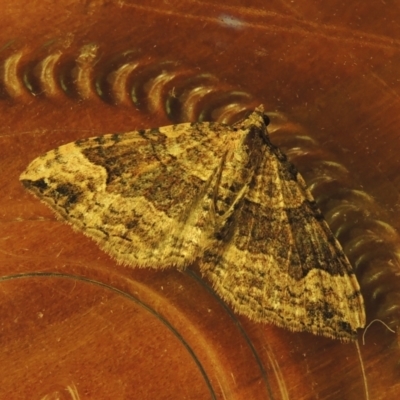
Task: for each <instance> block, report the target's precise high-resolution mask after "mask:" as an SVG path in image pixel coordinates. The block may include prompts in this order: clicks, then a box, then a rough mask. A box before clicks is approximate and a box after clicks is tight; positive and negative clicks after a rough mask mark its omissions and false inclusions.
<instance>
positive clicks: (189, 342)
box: [0, 0, 400, 399]
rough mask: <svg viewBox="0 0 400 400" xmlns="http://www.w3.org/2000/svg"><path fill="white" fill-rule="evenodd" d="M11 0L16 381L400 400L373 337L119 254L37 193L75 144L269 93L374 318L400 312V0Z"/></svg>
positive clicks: (95, 393)
mask: <svg viewBox="0 0 400 400" xmlns="http://www.w3.org/2000/svg"><path fill="white" fill-rule="evenodd" d="M218 3H219V2H216V1H214V0H212V1H211V0H210V1H189V0H184V1H173V0H170V1H165V2H160V1H147V2H146V5H145V6H144V5H142V3H141V2H139V1H111V0H110V1H77V0H70V1H66V0H62V1H58V2H53V1H46V0H41V1H37V2H35V1H31V2H29V5H28V4H27V3H26V2H22V1H21V0H17V1H15V0H13V1H10V0H2V1H0V6H1V10H2V11H1V13H0V26H1V27H2V28H1V31H0V112H1V121H2V124H1V128H0V171H1V175H0V183H1V196H0V272H1V274H0V275H1V276H2V281H0V345H1V349H2V351H1V352H0V398H1V399H3V398H4V399H10V398H12V399H27V398H30V399H50V398H56V396H59V398H63V399H64V398H65V399H77V398H79V399H110V398H113V399H128V398H135V399H156V398H157V399H210V398H211V399H212V398H216V399H264V398H271V399H317V398H318V399H395V398H398V395H399V394H400V384H399V373H400V371H399V364H398V360H399V342H398V334H397V333H392V332H390V331H389V330H388V329H387V328H385V327H384V326H383V325H381V324H380V323H375V324H373V325H372V326H371V327H370V328H369V329H368V331H367V332H366V335H365V345H362V342H361V334H362V332H360V340H359V342H358V343H356V344H351V345H343V344H341V343H338V342H336V341H332V340H329V339H324V338H320V337H314V336H312V335H310V334H305V333H304V334H294V333H291V332H287V331H286V330H283V329H279V328H276V327H274V326H270V325H262V324H255V323H252V322H250V321H249V320H247V319H246V318H244V317H237V316H236V315H234V314H233V313H232V312H231V311H230V309H229V308H227V307H226V306H225V305H224V304H223V303H222V302H221V301H220V300H219V299H218V297H216V296H215V295H214V294H213V292H212V291H211V290H210V289H209V283H208V282H205V281H203V280H201V279H200V278H199V277H198V273H197V269H196V266H192V267H191V268H190V271H189V272H184V273H182V272H178V271H175V270H166V271H158V272H157V271H152V270H134V269H128V268H124V267H121V266H118V265H116V263H115V262H114V261H113V260H112V259H110V258H109V257H108V256H107V255H105V254H104V253H102V252H101V251H100V250H99V249H98V248H97V247H96V245H95V244H94V243H93V242H92V241H90V240H89V239H88V238H86V237H84V236H83V235H81V234H80V233H76V232H74V231H73V230H72V229H71V227H69V226H67V225H65V224H63V223H62V222H60V221H57V220H56V219H55V217H54V215H53V214H52V212H51V211H50V210H49V209H47V208H46V207H45V206H44V205H43V204H41V203H40V202H39V201H38V200H37V199H35V198H33V196H31V195H30V194H29V193H27V192H25V191H24V189H23V188H22V186H21V185H20V183H19V182H18V177H19V175H20V173H21V172H22V171H23V170H24V169H25V167H26V166H27V165H28V163H29V162H30V161H31V160H32V159H34V158H35V157H37V156H39V155H40V154H43V153H44V152H45V151H47V150H50V149H52V148H54V147H56V146H58V145H61V144H64V143H68V142H70V141H73V140H76V139H79V138H83V137H90V136H95V135H100V134H105V133H110V132H124V131H129V130H133V129H139V128H147V127H154V126H162V125H168V124H169V123H171V121H173V122H179V121H187V120H198V119H200V120H201V119H203V120H210V119H218V120H221V121H225V122H229V121H233V120H234V119H237V118H239V117H240V116H241V115H243V113H244V112H245V111H246V110H250V109H252V108H254V107H255V106H257V105H258V104H261V103H262V104H264V106H265V109H266V110H267V111H268V113H269V114H270V116H271V120H272V124H271V129H270V130H271V137H272V138H273V141H274V142H275V143H277V144H279V145H280V146H281V147H282V148H283V149H284V150H285V151H286V152H287V153H288V155H289V156H290V157H291V159H292V160H293V162H294V163H295V164H296V165H297V166H298V168H299V169H300V171H301V172H302V173H303V175H304V177H305V179H306V180H307V183H308V184H309V185H310V188H311V190H312V192H313V194H314V196H315V198H316V200H317V201H318V203H319V204H320V206H321V208H322V210H323V211H324V213H325V215H326V217H327V220H328V222H329V223H330V225H331V227H332V229H333V231H334V232H335V233H336V234H337V236H338V238H339V240H340V241H341V243H342V245H343V247H344V249H345V251H346V253H347V254H348V256H349V258H350V260H351V262H352V264H353V265H354V266H355V268H356V271H357V276H358V278H359V282H360V285H361V288H362V291H363V294H364V297H365V302H366V308H367V319H368V322H369V321H372V320H373V319H375V318H378V319H381V320H382V321H384V322H385V323H386V324H388V325H389V326H390V327H391V328H392V329H394V330H396V329H397V327H398V325H399V306H400V302H399V293H400V292H399V288H400V283H399V276H400V275H399V254H400V246H399V244H400V241H399V237H398V234H397V229H398V228H399V226H400V218H399V215H400V213H399V209H400V207H399V204H400V202H399V189H400V156H399V154H400V119H399V115H400V101H399V99H400V73H399V71H400V57H399V54H400V53H399V49H400V25H399V21H400V9H399V7H398V5H397V3H395V2H389V1H372V0H367V1H363V2H352V3H348V2H342V1H330V2H329V3H328V2H323V3H321V2H319V1H310V0H299V1H295V2H282V1H269V2H266V1H260V0H247V1H239V0H237V1H229V2H226V4H225V5H219V4H218Z"/></svg>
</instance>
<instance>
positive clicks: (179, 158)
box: [20, 106, 365, 342]
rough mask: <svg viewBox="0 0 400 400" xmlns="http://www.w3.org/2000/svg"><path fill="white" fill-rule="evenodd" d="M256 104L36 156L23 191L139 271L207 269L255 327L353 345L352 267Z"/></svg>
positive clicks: (360, 309) (357, 317)
mask: <svg viewBox="0 0 400 400" xmlns="http://www.w3.org/2000/svg"><path fill="white" fill-rule="evenodd" d="M267 124H268V117H267V116H266V115H265V114H264V111H263V107H261V106H260V107H258V108H256V109H255V110H254V112H252V113H251V114H250V115H249V116H248V117H247V118H245V119H244V120H242V121H240V122H238V123H235V124H233V125H226V124H221V123H216V122H196V123H183V124H178V125H171V126H166V127H161V128H156V129H148V130H138V131H132V132H127V133H124V134H109V135H104V136H98V137H93V138H89V139H82V140H77V141H76V142H73V143H69V144H66V145H63V146H60V147H58V148H56V149H54V150H52V151H49V152H48V153H46V154H44V155H42V156H40V157H38V158H36V159H35V160H33V161H32V163H31V164H30V165H29V166H28V168H27V169H26V171H25V172H23V173H22V175H21V177H20V180H21V182H22V183H23V185H24V186H25V187H26V188H27V189H28V190H29V191H31V192H32V193H33V194H35V195H36V196H37V197H38V198H39V199H40V200H42V201H43V202H45V203H46V204H47V205H48V206H50V207H51V208H52V209H53V210H54V212H55V213H56V215H57V216H58V217H60V218H61V219H63V220H65V221H66V222H68V223H69V224H71V225H72V227H73V228H75V229H77V230H79V231H81V232H83V233H84V234H85V235H87V236H89V237H91V238H92V239H93V240H95V241H96V242H97V243H98V245H99V246H100V247H101V248H102V249H103V250H105V251H106V252H107V253H109V254H110V255H111V256H113V257H114V258H115V259H116V260H117V262H119V263H122V264H125V265H128V266H131V267H149V268H159V269H164V268H168V267H175V268H179V269H184V268H185V267H187V266H188V265H190V264H191V263H193V262H195V261H196V262H198V264H199V266H200V271H201V273H202V275H203V276H204V277H206V278H207V279H208V280H209V281H210V282H211V283H212V285H213V287H214V289H215V291H216V292H217V293H218V294H219V295H220V296H221V298H222V299H223V300H225V301H226V302H227V303H229V304H230V305H231V306H232V307H233V309H234V310H235V311H236V312H237V313H239V314H244V315H246V316H247V317H248V318H250V319H251V320H254V321H257V322H267V323H272V324H275V325H277V326H280V327H283V328H287V329H289V330H292V331H308V332H311V333H313V334H316V335H323V336H326V337H329V338H333V339H339V340H341V341H344V342H346V341H351V340H355V339H356V337H357V329H358V328H362V327H364V326H365V311H364V302H363V297H362V295H361V292H360V288H359V285H358V282H357V279H356V277H355V274H354V271H353V268H352V267H351V265H350V263H349V261H348V259H347V258H346V256H345V254H344V253H343V250H342V248H341V246H340V244H339V243H338V241H337V240H336V238H335V237H334V235H333V234H332V232H331V230H330V229H329V227H328V225H327V223H326V222H325V220H324V218H323V215H322V213H321V211H320V210H319V209H318V207H317V205H316V203H315V201H314V199H313V197H312V195H311V193H310V192H309V190H308V189H307V187H306V184H305V182H304V180H303V178H302V177H301V176H300V174H299V173H298V171H297V170H296V168H295V167H294V166H293V165H292V164H291V163H290V162H289V161H288V160H287V158H286V156H285V155H284V154H283V153H282V152H281V151H280V150H279V149H278V148H277V147H275V146H274V145H273V144H272V143H271V141H270V138H269V135H268V131H267Z"/></svg>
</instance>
